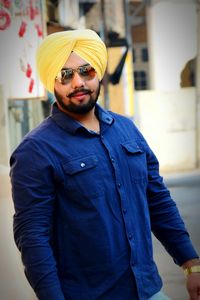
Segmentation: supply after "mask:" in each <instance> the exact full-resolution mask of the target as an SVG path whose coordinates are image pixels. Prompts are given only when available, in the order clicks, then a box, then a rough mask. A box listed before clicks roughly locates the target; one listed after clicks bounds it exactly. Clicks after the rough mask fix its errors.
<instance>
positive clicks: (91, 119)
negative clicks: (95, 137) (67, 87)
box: [58, 104, 100, 132]
mask: <svg viewBox="0 0 200 300" xmlns="http://www.w3.org/2000/svg"><path fill="white" fill-rule="evenodd" d="M58 108H59V109H60V110H61V111H63V112H64V113H65V114H67V115H68V116H70V117H71V118H73V119H74V120H76V121H78V122H79V123H81V124H82V125H83V126H84V127H85V128H87V129H89V130H93V131H96V132H99V130H100V125H99V120H98V118H97V116H96V114H95V107H94V108H93V109H91V110H90V111H89V112H88V113H86V114H76V113H73V112H69V111H65V110H64V109H63V108H62V107H61V106H60V105H59V104H58Z"/></svg>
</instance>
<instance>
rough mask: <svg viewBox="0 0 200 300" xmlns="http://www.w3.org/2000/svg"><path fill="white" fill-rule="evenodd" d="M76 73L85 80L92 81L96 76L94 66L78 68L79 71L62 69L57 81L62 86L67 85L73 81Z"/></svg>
mask: <svg viewBox="0 0 200 300" xmlns="http://www.w3.org/2000/svg"><path fill="white" fill-rule="evenodd" d="M75 72H76V73H78V75H79V76H80V77H81V78H82V79H83V80H91V79H93V78H94V77H95V75H96V71H95V69H94V68H93V67H92V66H90V65H84V66H80V67H78V68H77V69H72V68H67V69H62V70H61V71H60V72H59V73H58V75H57V76H56V80H58V81H59V82H60V83H62V84H67V83H69V82H70V81H71V80H72V79H73V77H74V74H75Z"/></svg>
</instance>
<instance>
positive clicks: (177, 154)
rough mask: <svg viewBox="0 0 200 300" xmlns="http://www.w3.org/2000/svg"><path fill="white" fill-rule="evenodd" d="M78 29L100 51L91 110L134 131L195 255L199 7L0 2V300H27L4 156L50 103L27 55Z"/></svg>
mask: <svg viewBox="0 0 200 300" xmlns="http://www.w3.org/2000/svg"><path fill="white" fill-rule="evenodd" d="M78 28H79V29H80V28H90V29H93V30H95V31H96V32H97V33H98V34H99V35H100V36H101V38H102V39H103V40H104V42H105V44H106V46H107V49H108V55H109V60H108V68H107V71H106V74H105V76H104V80H103V86H102V92H101V95H100V99H99V103H100V104H101V105H102V106H103V107H105V108H106V109H111V110H113V111H115V112H117V113H120V114H123V115H126V116H127V117H129V118H130V119H132V120H134V122H135V123H136V125H137V126H138V127H139V129H140V130H141V131H142V133H143V135H144V136H145V138H146V139H147V141H148V143H149V145H150V146H151V148H152V149H153V150H154V152H155V154H156V155H157V157H158V159H159V161H160V170H161V174H162V175H163V176H164V178H165V180H166V184H167V185H168V186H169V187H170V189H171V192H172V195H173V197H174V198H175V200H176V201H177V204H178V206H179V208H180V210H181V213H182V215H183V217H184V219H185V222H186V225H187V226H188V228H189V230H190V232H191V237H192V239H193V241H194V244H195V246H196V248H197V250H198V251H200V242H199V237H198V233H197V231H198V228H200V226H199V211H200V198H199V195H200V1H199V0H137V1H136V0H90V1H89V0H88V1H84V0H60V1H59V0H57V1H56V0H46V1H45V0H29V1H23V0H12V1H9V0H0V107H1V109H0V140H1V148H0V251H1V260H0V272H1V278H0V279H1V282H0V299H1V300H10V299H13V298H15V299H16V300H18V299H19V300H29V299H30V300H31V299H32V300H34V299H36V298H35V296H34V293H33V292H32V290H31V288H30V287H29V285H28V283H27V282H26V280H25V277H24V274H23V267H22V264H21V261H20V257H19V253H18V251H17V249H16V247H15V245H14V242H13V234H12V215H13V204H12V200H11V192H10V183H9V176H8V173H9V157H10V154H11V152H12V151H13V150H14V148H15V147H16V146H17V145H18V144H19V143H20V141H21V140H22V138H23V136H24V135H25V134H26V133H27V132H29V131H30V130H31V129H33V128H34V127H35V126H37V125H38V124H39V123H40V122H41V121H42V120H43V119H44V118H45V117H47V116H48V115H49V112H50V109H51V104H52V103H53V102H54V96H53V95H52V94H49V93H47V92H46V91H45V90H44V88H43V86H42V85H41V83H40V82H39V79H38V77H37V74H36V68H35V53H36V49H37V47H38V46H39V44H40V42H41V41H42V38H43V37H45V36H46V35H48V34H50V33H53V32H57V31H63V30H68V29H78ZM154 244H155V259H156V260H157V261H158V265H159V268H160V272H161V275H162V276H163V278H164V282H165V288H166V291H167V292H168V294H169V295H170V296H171V297H172V299H174V300H186V299H188V297H187V294H186V291H185V290H184V288H183V285H184V277H183V275H182V274H181V273H180V270H179V269H178V268H177V269H176V267H175V266H174V264H173V262H172V261H171V259H170V258H169V257H168V256H166V255H165V254H161V252H163V249H162V248H160V245H159V244H158V243H157V241H156V240H155V242H154ZM88 300H89V299H88ZM113 300H114V299H113Z"/></svg>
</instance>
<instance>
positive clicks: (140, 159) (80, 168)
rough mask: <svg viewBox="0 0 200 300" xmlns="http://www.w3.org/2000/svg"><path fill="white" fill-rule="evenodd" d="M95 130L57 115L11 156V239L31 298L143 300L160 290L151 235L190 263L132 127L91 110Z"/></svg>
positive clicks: (155, 171)
mask: <svg viewBox="0 0 200 300" xmlns="http://www.w3.org/2000/svg"><path fill="white" fill-rule="evenodd" d="M96 114H97V116H98V118H99V120H100V134H96V133H94V132H90V131H88V130H87V129H86V128H84V127H83V126H82V125H81V124H79V123H78V122H76V121H75V120H73V119H71V118H70V117H68V116H67V115H66V114H64V113H63V112H61V111H59V110H58V108H57V107H56V105H54V107H53V111H52V115H51V116H50V117H49V118H47V119H46V120H44V121H43V122H42V123H41V124H40V125H39V126H38V127H37V128H36V129H34V130H33V131H32V132H30V133H29V134H28V135H27V136H26V137H25V138H24V140H23V141H22V143H21V144H20V145H19V146H18V147H17V149H16V150H15V151H14V153H13V154H12V156H11V173H10V175H11V182H12V193H13V201H14V206H15V215H14V237H15V242H16V244H17V247H18V248H19V250H20V251H21V255H22V261H23V264H24V266H25V274H26V276H27V278H28V280H29V282H30V284H31V286H32V287H33V289H34V290H35V292H36V294H37V296H38V298H39V299H44V300H46V299H48V300H63V299H67V300H70V299H73V300H97V299H99V300H100V299H101V300H113V299H115V300H133V299H142V300H145V299H148V298H150V297H151V296H152V295H153V294H155V293H156V292H158V291H159V290H160V289H161V286H162V281H161V278H160V276H159V274H158V271H157V268H156V265H155V263H154V260H153V253H152V239H151V231H153V233H154V234H155V235H156V237H157V238H158V239H159V240H160V241H161V242H162V244H163V245H164V247H165V248H166V250H167V251H168V252H169V254H170V255H171V256H172V257H173V259H174V261H175V262H176V263H177V264H179V265H181V264H182V263H183V262H185V261H187V260H188V259H191V258H195V257H198V255H197V253H196V252H195V250H194V249H193V246H192V244H191V242H190V239H189V236H188V233H187V231H186V229H185V227H184V224H183V221H182V219H181V217H180V215H179V213H178V210H177V207H176V205H175V203H174V201H173V200H172V199H171V197H170V193H169V191H168V190H167V188H166V187H165V185H164V184H163V180H162V177H160V175H159V167H158V161H157V159H156V157H155V155H154V154H153V152H152V151H151V149H150V148H149V146H148V145H147V143H146V141H145V140H144V138H143V136H142V135H141V133H140V132H139V131H138V129H137V128H136V127H135V125H134V123H133V122H132V121H131V120H129V119H127V118H125V117H123V116H120V115H117V114H114V113H112V112H107V111H105V110H103V109H102V108H101V107H99V106H98V105H97V106H96Z"/></svg>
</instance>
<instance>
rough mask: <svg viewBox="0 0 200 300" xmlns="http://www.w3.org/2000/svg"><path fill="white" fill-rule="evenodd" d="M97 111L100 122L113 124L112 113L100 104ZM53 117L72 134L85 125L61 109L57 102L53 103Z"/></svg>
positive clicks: (96, 108)
mask: <svg viewBox="0 0 200 300" xmlns="http://www.w3.org/2000/svg"><path fill="white" fill-rule="evenodd" d="M95 113H96V114H97V116H98V119H99V120H100V122H103V123H105V124H107V125H111V124H112V123H113V122H114V119H113V117H112V116H111V114H110V113H109V112H108V111H106V110H105V109H103V108H102V107H101V106H99V105H98V104H96V107H95ZM51 118H52V119H53V120H54V121H55V122H56V124H57V125H58V126H59V127H61V128H63V129H64V130H66V131H67V132H70V133H72V134H75V133H76V131H77V130H78V129H80V128H83V126H82V125H81V124H80V123H79V122H77V121H76V120H74V119H73V118H71V117H70V116H68V115H67V114H65V113H64V112H62V111H61V110H59V108H58V106H57V104H56V103H54V104H53V107H52V112H51Z"/></svg>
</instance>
